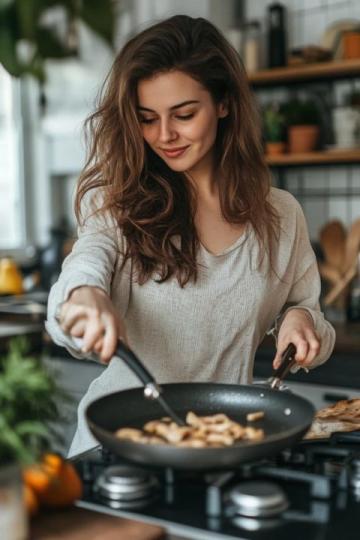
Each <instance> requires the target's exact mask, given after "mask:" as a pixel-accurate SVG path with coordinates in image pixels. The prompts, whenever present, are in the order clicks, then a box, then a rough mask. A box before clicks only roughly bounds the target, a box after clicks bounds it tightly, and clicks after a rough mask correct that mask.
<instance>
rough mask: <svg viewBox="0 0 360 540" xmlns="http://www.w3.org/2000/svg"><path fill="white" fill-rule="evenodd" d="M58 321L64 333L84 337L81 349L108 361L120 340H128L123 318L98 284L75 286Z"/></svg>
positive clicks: (63, 306)
mask: <svg viewBox="0 0 360 540" xmlns="http://www.w3.org/2000/svg"><path fill="white" fill-rule="evenodd" d="M58 322H59V324H60V327H61V329H62V330H63V331H64V332H65V333H67V334H70V335H71V336H74V337H77V338H82V340H83V346H82V349H81V350H82V352H84V353H87V352H90V351H92V352H95V353H96V354H97V355H98V356H99V357H100V359H101V361H102V362H105V363H108V362H109V361H110V360H111V358H112V356H113V355H114V352H115V349H116V346H117V342H118V339H119V338H122V339H124V341H125V342H126V330H125V325H124V323H123V321H122V320H121V318H120V316H119V315H118V313H117V312H116V311H115V309H114V306H113V304H112V302H111V299H110V298H109V296H108V295H107V294H106V293H105V292H104V291H103V290H102V289H99V288H98V287H89V286H83V287H78V288H76V289H74V290H73V291H72V293H71V294H70V296H69V298H68V300H67V301H66V302H64V303H63V304H62V305H61V309H60V313H59V315H58Z"/></svg>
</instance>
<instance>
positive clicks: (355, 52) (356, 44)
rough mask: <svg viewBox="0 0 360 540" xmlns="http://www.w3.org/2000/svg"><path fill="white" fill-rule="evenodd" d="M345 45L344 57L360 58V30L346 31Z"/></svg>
mask: <svg viewBox="0 0 360 540" xmlns="http://www.w3.org/2000/svg"><path fill="white" fill-rule="evenodd" d="M343 47H344V53H343V57H344V58H346V59H348V58H360V32H345V34H344V36H343Z"/></svg>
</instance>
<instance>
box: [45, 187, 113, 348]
mask: <svg viewBox="0 0 360 540" xmlns="http://www.w3.org/2000/svg"><path fill="white" fill-rule="evenodd" d="M99 199H100V197H99V195H97V196H94V193H92V194H87V196H86V198H85V200H84V202H83V204H82V211H83V216H84V220H83V224H82V225H81V226H79V228H78V239H77V241H76V242H75V244H74V246H73V249H72V251H71V253H70V254H69V255H68V257H67V258H66V259H65V261H64V263H63V266H62V271H61V274H60V276H59V278H58V281H57V282H56V283H55V284H54V285H53V287H52V288H51V291H50V294H49V300H48V313H47V321H46V329H47V331H48V332H49V334H50V336H51V337H52V339H53V340H54V341H55V343H57V344H58V345H61V346H64V347H66V348H67V349H68V350H69V352H70V353H71V354H73V355H74V356H77V357H82V356H84V353H81V352H80V351H79V349H78V347H76V345H74V342H73V340H72V337H71V336H70V335H69V334H68V333H66V332H64V331H63V329H62V328H61V327H60V325H59V323H58V320H57V317H58V315H59V312H60V307H61V306H62V304H63V303H64V302H66V301H68V300H69V298H70V297H71V296H72V292H73V291H74V294H75V290H77V289H78V288H79V287H84V286H86V287H90V288H94V287H95V288H97V289H100V290H101V291H103V293H105V294H106V296H107V297H108V298H109V296H110V289H111V281H112V276H113V272H114V268H115V264H116V261H117V257H118V254H119V249H120V247H121V246H120V242H121V239H120V235H119V231H118V230H117V226H116V224H115V223H114V221H113V220H112V218H111V216H109V215H108V214H107V215H105V214H103V213H94V209H96V203H97V205H99V204H100V202H99ZM97 207H99V206H97ZM77 296H79V295H78V294H77V295H75V299H76V297H77ZM78 300H79V299H78V298H77V301H78ZM109 302H110V299H109ZM108 307H109V306H108ZM73 335H74V334H73ZM78 335H79V334H78Z"/></svg>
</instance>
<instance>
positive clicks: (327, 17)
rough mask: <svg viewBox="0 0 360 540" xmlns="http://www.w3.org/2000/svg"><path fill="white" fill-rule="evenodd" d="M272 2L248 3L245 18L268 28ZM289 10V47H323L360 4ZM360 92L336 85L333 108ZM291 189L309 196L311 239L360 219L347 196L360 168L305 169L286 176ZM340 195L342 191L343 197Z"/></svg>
mask: <svg viewBox="0 0 360 540" xmlns="http://www.w3.org/2000/svg"><path fill="white" fill-rule="evenodd" d="M269 3H271V2H270V1H268V0H257V1H251V0H248V1H247V2H246V9H245V14H246V17H247V18H248V19H253V18H255V19H256V18H257V19H259V20H260V22H261V24H262V27H263V29H265V28H266V8H267V6H268V5H269ZM281 3H282V4H283V5H285V7H286V8H287V20H288V43H289V47H300V46H303V45H306V44H320V43H321V37H322V35H323V33H324V31H325V29H326V28H327V27H329V25H332V24H333V23H334V22H336V21H339V20H344V19H347V20H348V19H354V18H355V19H359V22H360V0H281ZM354 88H358V89H360V80H359V81H350V82H349V81H344V82H338V83H336V84H335V85H334V95H333V105H342V104H343V103H344V100H345V98H346V95H347V94H348V92H349V91H350V90H351V89H354ZM280 95H281V94H280V93H279V92H274V91H272V92H269V91H262V92H259V101H260V102H261V103H264V102H266V101H270V100H271V99H276V98H277V99H278V98H279V97H280ZM286 179H287V188H288V189H289V191H292V192H293V193H294V194H297V193H298V192H299V189H300V188H302V190H303V191H304V190H305V192H306V195H305V196H304V197H298V198H299V200H300V202H301V204H302V206H303V208H304V212H305V215H306V217H307V220H308V225H309V231H310V236H311V238H312V239H316V238H317V237H318V231H319V228H320V227H321V226H322V225H323V224H324V223H325V222H326V221H327V220H328V219H332V218H337V219H340V220H342V221H343V222H344V224H345V225H347V226H349V225H350V224H351V222H352V221H353V220H354V219H356V218H359V217H360V197H359V196H358V197H356V196H353V197H351V198H346V197H344V196H343V195H344V192H345V191H348V192H351V191H353V192H354V193H357V194H359V192H360V167H358V166H354V167H350V166H349V167H345V166H344V167H321V168H310V167H307V168H304V169H301V170H298V171H297V170H295V171H294V170H293V171H288V172H287V173H286ZM313 190H324V192H326V193H328V194H329V196H328V197H325V196H324V197H323V198H319V197H316V198H311V197H310V195H311V191H313ZM336 191H337V192H339V191H341V194H340V195H339V196H337V195H336Z"/></svg>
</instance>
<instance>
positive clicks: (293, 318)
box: [274, 203, 335, 368]
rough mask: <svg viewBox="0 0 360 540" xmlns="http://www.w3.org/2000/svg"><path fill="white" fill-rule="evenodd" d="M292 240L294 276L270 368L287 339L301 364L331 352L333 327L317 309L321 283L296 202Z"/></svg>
mask: <svg viewBox="0 0 360 540" xmlns="http://www.w3.org/2000/svg"><path fill="white" fill-rule="evenodd" d="M296 219H297V224H296V229H297V230H296V239H295V241H294V247H293V257H295V263H296V268H297V272H296V277H295V280H294V283H293V285H292V287H291V289H290V291H289V295H288V298H287V301H286V305H288V306H290V307H288V308H287V309H286V311H285V312H284V314H283V316H282V317H281V322H280V325H279V330H278V335H277V354H276V357H275V359H274V367H276V366H278V365H279V362H280V357H281V353H282V352H283V351H284V350H285V349H286V347H287V345H288V344H289V343H290V342H293V343H294V345H295V346H296V348H297V355H296V360H297V362H298V364H299V365H300V366H302V367H307V368H309V367H311V368H313V367H316V366H319V365H320V364H323V363H324V362H325V361H326V360H327V359H328V358H329V356H330V354H331V353H332V351H333V348H334V343H335V330H334V328H333V327H332V326H331V324H330V323H329V322H328V321H326V320H325V319H324V315H323V313H322V312H321V311H320V305H319V297H320V292H321V282H320V276H319V271H318V266H317V261H316V257H315V254H314V252H313V249H312V247H311V244H310V240H309V234H308V230H307V225H306V221H305V217H304V214H303V212H302V209H301V207H300V205H299V204H298V203H296Z"/></svg>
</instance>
